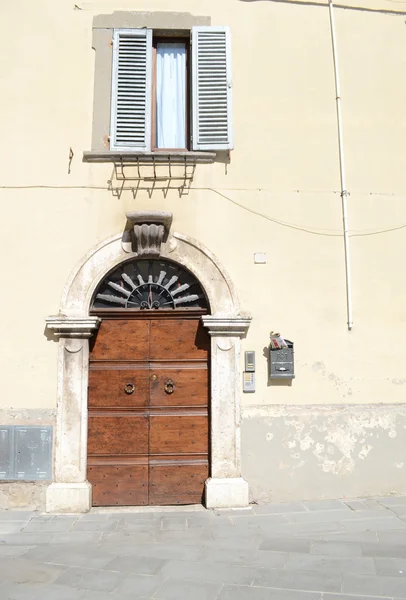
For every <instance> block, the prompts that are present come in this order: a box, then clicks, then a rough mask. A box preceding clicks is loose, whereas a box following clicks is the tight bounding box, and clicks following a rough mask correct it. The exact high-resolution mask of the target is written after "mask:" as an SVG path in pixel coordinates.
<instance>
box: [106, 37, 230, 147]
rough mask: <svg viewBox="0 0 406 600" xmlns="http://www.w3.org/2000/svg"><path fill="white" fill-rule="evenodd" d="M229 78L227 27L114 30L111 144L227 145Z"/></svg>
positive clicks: (124, 145) (159, 145) (228, 38)
mask: <svg viewBox="0 0 406 600" xmlns="http://www.w3.org/2000/svg"><path fill="white" fill-rule="evenodd" d="M231 85H232V84H231V48H230V33H229V29H228V28H227V27H209V26H204V27H203V26H197V27H192V29H191V32H190V34H189V35H188V36H187V37H173V36H172V37H169V36H165V35H162V32H159V36H158V35H155V34H154V32H153V31H152V29H147V28H142V29H115V30H114V36H113V72H112V102H111V123H110V149H111V150H123V151H135V152H137V151H139V152H151V151H157V152H159V151H166V152H168V151H177V150H183V151H185V150H200V151H202V150H208V151H211V150H229V149H232V148H233V135H232V106H231V93H232V91H231Z"/></svg>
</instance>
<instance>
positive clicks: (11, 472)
mask: <svg viewBox="0 0 406 600" xmlns="http://www.w3.org/2000/svg"><path fill="white" fill-rule="evenodd" d="M51 478H52V427H38V426H35V425H27V426H22V425H6V426H3V425H0V480H8V481H10V480H11V481H18V480H23V481H38V480H41V479H51Z"/></svg>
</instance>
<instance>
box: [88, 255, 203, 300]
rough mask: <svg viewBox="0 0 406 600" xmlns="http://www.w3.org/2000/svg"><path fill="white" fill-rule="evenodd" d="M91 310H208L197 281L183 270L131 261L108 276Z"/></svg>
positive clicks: (162, 263)
mask: <svg viewBox="0 0 406 600" xmlns="http://www.w3.org/2000/svg"><path fill="white" fill-rule="evenodd" d="M92 308H93V309H95V308H119V309H123V308H124V309H126V308H128V309H140V310H156V309H163V310H165V309H175V308H178V309H185V308H207V300H206V296H205V294H204V292H203V289H202V287H201V285H200V284H199V282H198V281H197V279H196V278H195V277H194V276H193V275H192V274H191V273H189V272H188V271H186V270H185V269H183V268H182V267H179V266H178V265H176V264H174V263H171V262H168V261H161V260H132V261H130V262H126V263H124V264H122V265H120V266H119V267H118V268H117V269H115V270H114V271H112V272H111V273H110V274H109V275H107V277H106V278H105V279H104V280H103V281H102V283H101V284H100V285H99V287H98V288H97V290H96V293H95V296H94V300H93V306H92Z"/></svg>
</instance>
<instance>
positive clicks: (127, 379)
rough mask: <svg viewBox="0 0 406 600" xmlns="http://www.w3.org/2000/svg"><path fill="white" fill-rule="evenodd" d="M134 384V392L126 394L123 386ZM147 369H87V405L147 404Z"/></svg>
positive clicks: (124, 405) (95, 406)
mask: <svg viewBox="0 0 406 600" xmlns="http://www.w3.org/2000/svg"><path fill="white" fill-rule="evenodd" d="M126 384H133V385H134V388H135V389H134V392H133V393H132V394H127V393H126V392H125V389H124V386H125V385H126ZM148 402H149V370H147V369H145V368H144V369H137V370H135V369H121V368H120V369H117V370H113V369H97V370H96V369H94V370H93V369H92V368H90V371H89V407H90V408H110V407H122V408H128V407H132V406H133V407H136V406H148Z"/></svg>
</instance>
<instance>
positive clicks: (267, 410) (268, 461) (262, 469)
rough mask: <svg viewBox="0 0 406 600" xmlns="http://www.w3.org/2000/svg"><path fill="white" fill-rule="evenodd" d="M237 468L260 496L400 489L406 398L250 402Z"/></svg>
mask: <svg viewBox="0 0 406 600" xmlns="http://www.w3.org/2000/svg"><path fill="white" fill-rule="evenodd" d="M242 468H243V477H244V478H245V479H246V480H247V481H248V483H249V486H250V495H251V501H253V502H258V503H261V502H271V501H277V502H279V501H284V500H304V499H308V500H312V499H321V498H354V497H368V496H373V495H390V494H406V405H405V404H401V405H356V406H355V405H353V406H346V407H341V406H328V407H327V406H304V407H292V406H291V407H288V406H282V407H281V406H274V407H250V408H248V409H245V411H243V422H242Z"/></svg>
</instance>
